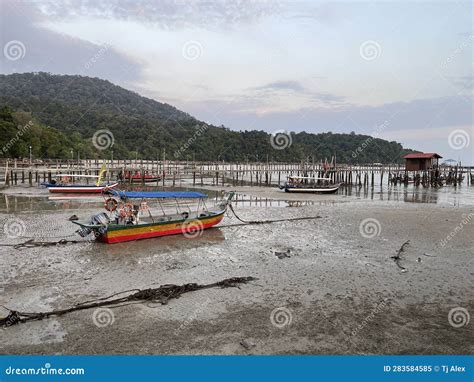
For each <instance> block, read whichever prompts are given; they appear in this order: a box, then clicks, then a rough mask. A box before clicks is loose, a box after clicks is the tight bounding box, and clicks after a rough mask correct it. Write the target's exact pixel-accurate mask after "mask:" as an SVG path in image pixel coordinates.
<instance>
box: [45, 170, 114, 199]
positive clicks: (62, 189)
mask: <svg viewBox="0 0 474 382" xmlns="http://www.w3.org/2000/svg"><path fill="white" fill-rule="evenodd" d="M105 172H106V168H105V165H102V168H101V170H100V172H99V175H78V174H61V175H60V176H59V177H58V178H57V179H53V180H52V181H50V182H43V183H41V186H43V187H46V188H47V189H48V191H49V192H51V193H74V194H78V193H81V194H82V193H86V194H97V193H102V192H105V191H107V190H110V189H112V188H114V187H117V186H118V182H114V183H105V184H103V183H102V177H103V176H104V174H105ZM74 178H94V179H97V181H96V182H95V184H78V183H71V179H74Z"/></svg>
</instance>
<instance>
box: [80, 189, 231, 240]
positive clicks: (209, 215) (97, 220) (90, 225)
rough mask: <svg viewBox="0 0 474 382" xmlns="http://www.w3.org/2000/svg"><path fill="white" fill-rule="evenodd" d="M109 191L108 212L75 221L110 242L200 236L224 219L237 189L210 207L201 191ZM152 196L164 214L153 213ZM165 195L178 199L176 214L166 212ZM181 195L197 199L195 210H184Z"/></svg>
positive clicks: (85, 233) (86, 231) (87, 232)
mask: <svg viewBox="0 0 474 382" xmlns="http://www.w3.org/2000/svg"><path fill="white" fill-rule="evenodd" d="M108 194H109V195H110V196H111V197H110V198H108V199H107V200H105V209H106V210H107V212H102V213H99V214H97V215H95V216H93V217H92V219H91V220H90V221H89V222H87V223H84V222H80V221H73V223H74V224H77V225H79V226H80V227H81V228H80V229H79V230H78V231H76V232H77V233H78V234H79V235H80V236H82V237H87V236H88V235H90V234H93V235H94V236H95V238H96V240H98V241H101V242H104V243H108V244H112V243H121V242H125V241H134V240H140V239H148V238H152V237H159V236H168V235H176V234H183V235H185V236H187V237H190V238H193V237H198V236H200V235H201V234H202V231H203V230H205V229H207V228H211V227H213V226H215V225H216V224H219V223H220V222H221V220H222V219H223V217H224V214H225V212H226V210H227V206H228V204H229V203H230V200H231V199H232V197H233V193H230V194H229V196H228V197H227V198H225V199H223V200H222V201H220V202H219V203H218V204H217V205H216V206H215V207H213V208H210V209H208V208H207V206H206V204H205V198H207V195H205V194H202V193H200V192H191V191H184V192H142V191H117V190H110V191H109V192H108ZM149 199H156V200H157V201H158V204H159V206H160V207H161V212H162V213H161V214H159V215H157V216H154V215H153V214H152V213H151V210H150V207H149V205H148V200H149ZM164 199H174V200H175V201H176V208H177V211H178V212H177V213H176V214H171V215H168V214H166V213H165V212H164V209H163V206H162V205H161V201H163V200H164ZM179 199H197V200H198V205H197V208H196V209H195V211H194V212H193V211H191V209H190V208H187V209H186V210H183V208H182V207H183V206H182V205H181V204H180V203H179V202H178V200H179ZM134 200H138V203H137V204H134V203H133V201H134ZM182 204H186V203H182ZM186 205H187V204H186Z"/></svg>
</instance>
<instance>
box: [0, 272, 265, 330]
mask: <svg viewBox="0 0 474 382" xmlns="http://www.w3.org/2000/svg"><path fill="white" fill-rule="evenodd" d="M254 280H257V279H256V278H255V277H250V276H249V277H231V278H228V279H224V280H222V281H217V282H215V283H211V284H202V285H200V284H196V283H189V284H183V285H175V284H166V285H161V286H160V287H158V288H149V289H132V290H127V291H123V292H118V293H114V294H112V295H110V296H108V297H102V298H98V299H96V300H91V301H85V302H83V303H80V304H76V305H74V306H72V307H71V308H66V309H60V310H52V311H49V312H36V313H25V312H18V311H15V310H12V309H9V308H7V307H4V308H5V309H7V310H8V312H9V313H8V316H7V317H4V318H0V326H4V327H8V326H12V325H15V324H18V323H22V322H26V321H32V320H42V319H43V318H48V317H51V316H62V315H64V314H66V313H70V312H74V311H77V310H85V309H92V308H97V307H99V306H109V307H111V308H114V307H119V306H122V305H127V304H130V303H137V302H145V301H146V302H158V303H161V304H162V305H165V304H167V303H168V301H169V300H171V299H173V298H179V297H181V295H182V294H184V293H188V292H194V291H197V290H201V289H209V288H217V287H221V288H231V287H237V288H238V287H239V284H247V283H248V282H250V281H254ZM131 292H134V293H131ZM125 293H129V294H127V295H125V296H123V297H116V296H118V295H121V294H122V295H123V294H125ZM113 297H115V298H113Z"/></svg>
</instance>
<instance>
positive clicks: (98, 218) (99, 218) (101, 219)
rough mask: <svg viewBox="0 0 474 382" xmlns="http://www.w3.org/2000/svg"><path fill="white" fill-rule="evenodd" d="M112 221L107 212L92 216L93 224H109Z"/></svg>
mask: <svg viewBox="0 0 474 382" xmlns="http://www.w3.org/2000/svg"><path fill="white" fill-rule="evenodd" d="M109 223H110V219H109V217H108V216H107V214H106V213H105V212H101V213H100V214H97V215H94V216H92V218H91V224H93V225H107V224H109Z"/></svg>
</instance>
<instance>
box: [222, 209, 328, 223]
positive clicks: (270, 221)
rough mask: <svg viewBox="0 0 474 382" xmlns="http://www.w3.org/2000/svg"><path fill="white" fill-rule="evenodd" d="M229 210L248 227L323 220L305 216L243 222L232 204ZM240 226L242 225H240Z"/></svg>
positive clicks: (318, 217)
mask: <svg viewBox="0 0 474 382" xmlns="http://www.w3.org/2000/svg"><path fill="white" fill-rule="evenodd" d="M229 208H230V210H231V211H232V213H233V214H234V216H235V217H236V218H237V220H239V221H241V222H242V223H244V224H245V225H248V224H270V223H278V222H291V221H298V220H313V219H320V218H321V216H319V215H317V216H303V217H299V218H286V219H274V220H243V219H242V218H240V217H239V216H238V215H237V213H236V212H235V210H234V207H233V206H232V204H229ZM238 225H240V224H238ZM224 227H226V226H219V227H216V228H224ZM227 227H228V226H227Z"/></svg>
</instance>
